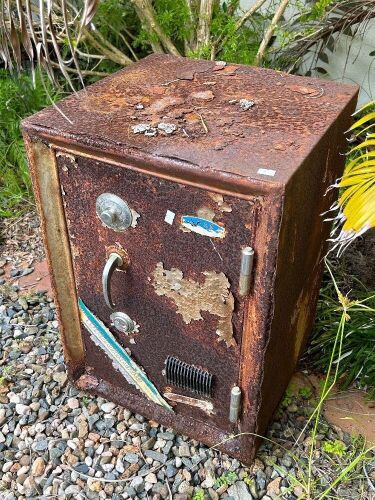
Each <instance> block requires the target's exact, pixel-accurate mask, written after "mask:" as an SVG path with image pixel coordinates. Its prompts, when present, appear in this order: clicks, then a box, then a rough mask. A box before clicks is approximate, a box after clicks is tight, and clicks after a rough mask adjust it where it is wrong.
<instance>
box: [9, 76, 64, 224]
mask: <svg viewBox="0 0 375 500" xmlns="http://www.w3.org/2000/svg"><path fill="white" fill-rule="evenodd" d="M35 76H36V78H35V82H33V80H32V77H31V76H29V75H27V74H22V75H19V76H12V75H10V73H9V72H8V71H6V70H4V69H3V70H0V216H2V217H8V216H11V215H13V209H14V207H16V206H17V205H20V204H21V203H27V201H28V200H29V198H30V194H31V182H30V178H29V173H28V168H27V161H26V156H25V149H24V144H23V140H22V135H21V130H20V121H21V119H22V118H24V117H26V116H28V115H30V114H32V113H34V112H36V111H39V110H40V109H42V108H43V107H45V106H47V105H48V104H50V103H51V100H50V97H49V96H48V95H47V94H48V93H49V94H50V96H51V97H52V98H53V99H55V98H56V92H55V91H53V89H52V86H51V85H50V84H48V83H46V82H43V81H42V77H41V74H40V73H37V74H36V75H35ZM46 85H47V90H46V87H45V86H46Z"/></svg>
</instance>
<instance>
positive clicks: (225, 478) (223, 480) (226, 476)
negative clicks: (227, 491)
mask: <svg viewBox="0 0 375 500" xmlns="http://www.w3.org/2000/svg"><path fill="white" fill-rule="evenodd" d="M237 479H238V476H237V474H236V473H235V472H232V471H228V472H224V473H223V474H221V476H219V477H217V478H216V480H215V483H214V487H215V488H220V486H223V485H224V484H225V485H226V486H230V485H231V484H233V483H234V482H235V481H236V480H237Z"/></svg>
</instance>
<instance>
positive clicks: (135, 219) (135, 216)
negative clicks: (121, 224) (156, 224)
mask: <svg viewBox="0 0 375 500" xmlns="http://www.w3.org/2000/svg"><path fill="white" fill-rule="evenodd" d="M130 211H131V213H132V223H131V227H133V228H134V227H137V225H138V219H139V217H140V216H141V214H139V213H138V212H136V211H135V210H134V209H133V208H131V209H130Z"/></svg>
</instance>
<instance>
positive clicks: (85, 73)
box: [52, 61, 110, 77]
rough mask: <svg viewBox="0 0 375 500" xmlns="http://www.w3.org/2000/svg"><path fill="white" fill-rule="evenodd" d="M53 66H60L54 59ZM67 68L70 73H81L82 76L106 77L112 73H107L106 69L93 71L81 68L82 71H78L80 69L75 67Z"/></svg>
mask: <svg viewBox="0 0 375 500" xmlns="http://www.w3.org/2000/svg"><path fill="white" fill-rule="evenodd" d="M52 66H54V67H55V68H59V65H58V64H57V63H55V62H53V61H52ZM65 69H66V71H68V72H69V73H74V74H75V75H78V74H79V73H80V74H81V75H82V76H101V77H104V76H108V75H110V73H105V72H104V71H92V70H89V69H80V71H79V73H78V70H76V69H75V68H65Z"/></svg>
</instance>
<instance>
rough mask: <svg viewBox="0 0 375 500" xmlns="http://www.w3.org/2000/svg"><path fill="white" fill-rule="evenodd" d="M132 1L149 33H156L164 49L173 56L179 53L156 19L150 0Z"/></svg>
mask: <svg viewBox="0 0 375 500" xmlns="http://www.w3.org/2000/svg"><path fill="white" fill-rule="evenodd" d="M132 3H133V4H134V5H135V7H136V10H137V13H138V16H139V18H140V19H141V21H142V22H143V24H145V25H146V26H147V27H148V28H149V31H150V32H151V33H152V32H153V33H155V34H156V35H157V37H158V38H159V40H160V42H161V44H162V45H163V47H164V49H165V51H166V52H168V53H169V54H173V55H175V56H179V55H181V54H180V53H179V51H178V50H177V48H176V46H175V45H174V43H173V42H172V40H171V39H170V38H169V36H168V35H167V34H166V33H165V32H164V31H163V29H162V27H161V26H160V24H159V23H158V21H157V20H156V15H155V11H154V8H153V6H152V4H151V0H132Z"/></svg>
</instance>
